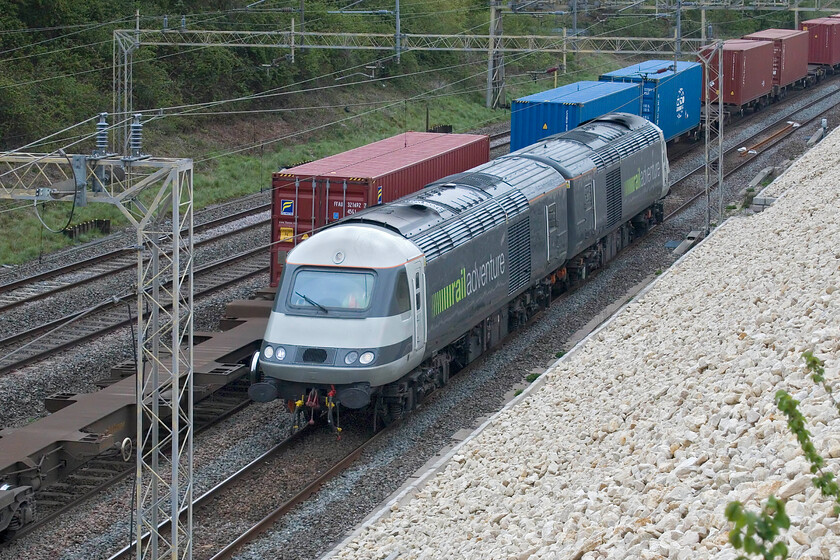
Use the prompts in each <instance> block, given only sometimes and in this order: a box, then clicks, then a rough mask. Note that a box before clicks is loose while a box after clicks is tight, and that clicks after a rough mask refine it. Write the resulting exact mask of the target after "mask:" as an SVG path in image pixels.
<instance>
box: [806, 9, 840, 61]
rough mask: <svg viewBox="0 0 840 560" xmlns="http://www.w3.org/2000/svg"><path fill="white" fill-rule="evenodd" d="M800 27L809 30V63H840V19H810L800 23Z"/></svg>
mask: <svg viewBox="0 0 840 560" xmlns="http://www.w3.org/2000/svg"><path fill="white" fill-rule="evenodd" d="M799 29H801V30H803V31H807V32H808V62H809V63H811V64H827V65H829V66H835V65H837V64H840V19H837V18H817V19H809V20H808V21H803V22H802V23H800V24H799Z"/></svg>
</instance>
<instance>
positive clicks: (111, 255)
mask: <svg viewBox="0 0 840 560" xmlns="http://www.w3.org/2000/svg"><path fill="white" fill-rule="evenodd" d="M237 202H240V203H241V200H240V201H237ZM270 208H271V204H262V205H260V206H256V207H254V208H249V209H247V210H241V211H239V212H234V213H233V214H228V215H227V216H222V217H220V218H216V219H213V220H210V221H208V222H204V223H202V224H197V225H195V226H194V227H193V231H194V232H200V231H205V230H208V229H212V228H214V227H218V226H220V225H224V224H226V223H230V222H233V221H236V220H240V219H242V218H245V217H247V216H250V215H253V214H258V213H260V212H265V211H266V210H269V209H270ZM266 221H267V220H266ZM224 235H228V234H227V233H225V234H224ZM220 237H221V236H220ZM134 253H135V249H133V248H126V249H116V250H114V251H110V252H108V253H104V254H102V255H97V256H95V257H90V258H88V259H84V260H81V261H76V262H73V263H70V264H68V265H64V266H60V267H57V268H53V269H50V270H45V271H44V272H39V273H37V274H33V275H31V276H27V277H26V278H20V279H18V280H14V281H12V282H8V283H6V284H0V294H4V293H7V292H11V291H13V290H16V289H18V288H22V287H24V286H27V285H31V284H35V283H37V282H42V281H44V280H47V279H49V278H54V277H55V276H61V275H63V274H68V273H70V272H74V271H76V270H79V269H80V268H90V267H91V266H93V265H96V264H99V263H102V262H104V261H108V260H114V259H118V258H120V257H124V256H127V255H132V256H133V255H134ZM136 264H137V263H136V261H132V262H131V264H129V265H126V266H124V267H120V268H119V269H116V270H109V271H107V272H106V273H105V274H110V273H113V272H118V271H120V270H125V269H127V268H131V267H132V266H136ZM98 277H99V275H97V276H94V277H92V278H91V279H94V278H98ZM79 283H81V282H79ZM45 297H46V296H45ZM16 305H19V304H2V305H0V311H2V310H5V309H9V308H11V307H15V306H16Z"/></svg>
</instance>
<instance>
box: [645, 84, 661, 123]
mask: <svg viewBox="0 0 840 560" xmlns="http://www.w3.org/2000/svg"><path fill="white" fill-rule="evenodd" d="M642 116H643V117H644V118H646V119H647V120H649V121H650V122H652V123H656V124H659V121H657V120H656V118H657V115H656V82H655V81H652V80H645V81H643V82H642Z"/></svg>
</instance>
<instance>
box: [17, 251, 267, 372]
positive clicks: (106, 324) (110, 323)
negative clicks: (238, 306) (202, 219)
mask: <svg viewBox="0 0 840 560" xmlns="http://www.w3.org/2000/svg"><path fill="white" fill-rule="evenodd" d="M258 256H262V257H267V254H266V251H265V248H264V247H258V248H256V249H252V250H250V251H247V252H245V253H242V254H240V255H236V256H233V257H228V258H226V259H222V260H219V261H216V262H213V263H210V264H208V265H206V266H204V267H201V268H198V269H197V270H196V271H195V272H194V274H195V275H196V277H199V276H201V277H208V276H209V277H210V279H211V283H210V285H209V286H207V287H204V288H199V289H198V290H196V291H195V293H194V297H196V298H199V297H203V296H206V295H209V294H212V293H214V292H216V291H218V290H220V289H222V288H226V287H228V286H230V285H231V284H235V283H237V282H240V281H242V280H245V279H247V278H250V277H252V276H255V275H257V274H260V273H262V272H265V271H267V270H268V264H265V265H256V266H254V267H247V268H245V270H244V272H239V273H236V274H234V275H233V276H231V277H226V278H223V279H222V280H221V281H218V282H215V281H212V276H213V275H214V274H217V273H219V272H220V271H222V270H224V269H225V268H228V267H232V266H234V265H236V264H239V263H242V262H243V261H247V260H249V259H252V258H255V257H258ZM196 280H198V278H196ZM196 284H198V282H196ZM135 298H136V294H135V293H127V294H123V295H121V296H114V298H113V299H112V300H111V301H108V302H105V303H104V304H102V305H101V306H100V307H98V308H96V309H95V310H93V311H90V312H89V317H86V318H85V319H79V321H78V322H76V326H75V327H74V329H73V330H74V331H76V332H75V333H74V334H73V335H72V336H71V337H70V338H67V339H64V340H55V339H53V340H52V341H47V342H46V343H45V344H40V345H39V347H38V348H39V349H37V351H36V352H35V353H27V354H26V355H25V356H24V357H23V358H21V359H18V360H8V358H10V357H11V356H13V355H14V354H16V353H18V352H20V351H21V350H17V351H14V352H12V353H11V354H6V356H5V358H2V359H0V374H1V373H7V372H9V371H11V370H14V369H17V368H20V367H22V366H24V365H28V364H31V363H33V362H37V361H40V360H42V359H44V358H46V354H48V353H54V352H55V351H57V350H61V349H64V348H67V347H70V346H74V345H77V344H80V343H82V342H85V341H87V340H90V339H92V338H95V337H98V336H101V335H104V334H107V333H109V332H111V331H114V330H116V329H118V328H120V327H124V326H127V325H129V324H130V323H131V322H132V321H131V320H130V319H128V318H127V317H124V316H123V315H122V310H119V311H115V308H117V307H119V306H120V305H123V304H125V303H128V304H129V305H133V304H134V303H135V302H134V299H135ZM167 308H168V305H167ZM132 310H133V311H134V314H133V316H134V317H136V316H137V315H136V309H134V308H133V307H132ZM109 311H110V312H111V313H112V315H113V314H117V313H119V316H120V318H119V319H116V318H113V317H111V318H109V317H108V315H107V312H109ZM103 314H104V315H105V316H104V317H103ZM78 317H79V314H78V313H73V314H71V315H67V316H65V317H62V318H60V319H57V320H55V321H51V322H49V323H47V324H45V325H40V326H38V327H35V328H34V329H30V330H28V331H25V332H22V333H18V334H16V335H12V336H10V337H7V338H4V339H2V340H0V348H8V347H10V346H11V345H13V344H19V343H21V342H23V341H25V340H27V339H28V340H29V342H28V343H29V344H32V343H35V342H36V341H38V342H40V339H39V338H38V337H39V336H41V337H42V338H43V336H46V334H49V333H50V332H53V331H55V330H56V329H58V328H60V327H61V326H62V325H65V324H69V323H71V322H73V321H75V320H76V319H77V318H78ZM82 320H84V321H86V324H92V328H89V329H88V332H86V333H81V335H78V331H80V330H81V328H80V325H81V324H82V323H81V321H82ZM45 333H46V334H45ZM50 342H52V343H50Z"/></svg>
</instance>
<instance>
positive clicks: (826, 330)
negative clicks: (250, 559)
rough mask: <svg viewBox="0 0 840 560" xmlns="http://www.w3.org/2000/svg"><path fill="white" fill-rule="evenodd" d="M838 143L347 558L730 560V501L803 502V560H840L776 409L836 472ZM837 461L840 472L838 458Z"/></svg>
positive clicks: (361, 537) (794, 508)
mask: <svg viewBox="0 0 840 560" xmlns="http://www.w3.org/2000/svg"><path fill="white" fill-rule="evenodd" d="M838 160H840V133H834V134H832V135H830V136H829V137H828V138H827V139H826V140H824V141H823V142H822V143H821V144H820V145H818V146H817V147H816V148H815V149H814V150H812V151H811V152H810V153H809V154H807V155H806V156H804V157H803V158H801V159H800V160H799V161H798V162H797V163H796V164H795V165H794V167H793V168H792V169H791V170H790V171H788V172H787V173H786V174H785V175H784V176H782V177H781V178H780V179H778V182H779V184H778V187H779V191H780V192H781V191H785V194H784V195H783V196H782V197H781V198H780V199H779V200H778V201H777V202H776V204H775V206H773V207H771V208H770V209H768V210H766V211H765V212H763V213H761V214H757V215H755V216H751V217H741V218H734V219H730V220H729V221H728V222H727V223H726V224H725V225H724V226H722V227H721V228H719V230H718V231H717V232H716V233H715V234H714V235H713V236H712V237H711V238H709V239H708V240H707V242H705V243H703V244H702V245H701V246H699V247H697V248H696V249H695V250H694V251H692V252H690V253H689V254H688V255H687V256H686V257H685V258H684V259H683V260H682V261H680V262H679V263H677V264H676V265H675V266H674V267H673V268H672V269H670V270H669V272H668V273H666V274H665V275H663V276H662V277H660V278H659V279H658V280H657V281H656V282H655V283H654V284H653V285H652V286H651V287H650V288H649V289H648V290H646V291H645V292H643V294H642V295H640V296H638V297H636V298H635V299H634V300H633V301H632V302H631V303H629V304H628V305H627V306H626V307H625V308H624V309H623V310H622V311H621V312H619V313H618V315H617V316H615V317H614V318H613V319H612V320H611V321H610V322H609V323H608V324H606V325H605V326H604V327H603V328H602V329H601V330H599V331H597V332H596V333H595V334H593V335H592V336H590V337H589V338H588V339H587V340H586V341H584V343H582V344H581V345H579V346H578V347H576V349H575V350H574V351H572V352H570V353H569V354H568V355H567V356H565V357H564V358H563V359H561V360H559V361H558V363H557V364H555V365H554V366H553V367H552V368H551V369H550V371H549V372H548V374H546V375H544V376H543V377H544V378H545V380H544V383H542V384H541V385H540V386H539V387H536V386H535V387H533V390H531V391H529V392H528V393H526V395H523V397H522V398H521V400H519V401H518V402H517V403H516V404H515V406H511V407H508V408H506V409H504V410H503V411H502V412H500V413H499V414H498V415H497V416H495V417H494V418H493V419H492V421H491V422H489V424H488V425H487V426H486V427H485V429H484V430H483V431H481V432H480V433H479V434H477V435H476V436H475V437H473V438H471V439H468V440H467V441H466V442H465V443H464V444H463V445H462V446H460V447H459V448H456V450H455V452H454V454H453V457H452V460H451V461H449V462H448V463H447V464H446V466H445V467H443V468H442V469H441V472H440V473H439V474H437V475H436V476H434V477H431V478H430V479H429V480H428V482H427V483H425V485H423V486H422V487H421V488H420V489H419V491H418V492H416V493H415V495H414V496H413V497H412V498H411V499H406V500H402V501H399V502H395V503H394V504H393V505H391V507H390V511H388V512H387V513H386V514H384V515H382V516H381V517H379V518H377V519H375V520H374V521H372V522H370V523H369V524H368V525H367V526H366V527H364V528H363V529H362V530H361V531H359V532H358V533H357V534H356V535H355V536H354V537H353V538H352V539H350V540H349V541H348V542H347V543H345V545H344V546H343V547H342V548H341V549H340V550H338V551H336V552H335V553H334V554H333V555H332V557H333V558H341V559H346V558H353V559H359V558H371V559H377V560H379V559H382V558H386V557H387V558H399V559H400V560H408V559H415V558H424V559H425V558H468V559H472V558H475V559H479V558H480V559H482V560H484V559H497V558H499V559H507V558H514V559H517V558H522V559H525V558H551V559H558V560H562V559H576V560H577V559H580V560H595V559H600V558H641V559H654V558H669V559H678V560H683V559H705V558H715V559H721V560H723V559H726V560H730V559H733V558H734V557H735V556H736V552H735V551H734V549H733V548H732V547H731V546H730V545H728V544H727V536H728V531H729V529H730V526H729V524H728V523H727V521H726V519H725V516H724V509H725V507H726V504H727V503H729V502H730V501H732V500H740V501H742V502H745V503H746V504H747V506H748V507H749V508H751V509H753V510H756V509H758V508H759V506H760V503H761V502H762V501H763V500H764V499H765V498H766V497H767V496H768V495H769V494H771V493H775V495H777V496H779V495H781V496H782V497H784V498H787V499H788V503H787V512H788V514H789V515H790V517H791V521H792V524H791V528H790V530H789V531H787V532H786V533H785V538H786V540H787V543H788V546H789V547H790V552H791V554H790V557H791V558H803V559H812V558H824V559H829V558H840V521H838V519H837V518H836V517H834V516H833V513H832V508H831V505H830V503H827V502H826V501H824V500H823V499H822V498H821V497H820V495H819V493H818V492H817V491H816V490H815V489H814V488H813V487H812V486H811V485H810V478H811V475H810V474H808V464H807V462H806V461H805V459H804V458H803V456H802V453H801V451H800V450H799V446H798V444H797V443H796V441H795V438H794V436H793V435H792V434H791V433H790V431H789V430H788V428H787V426H786V422H785V418H784V415H783V414H781V412H779V411H778V409H777V408H776V406H775V404H774V402H773V397H774V394H775V392H776V391H777V390H779V389H786V390H787V391H788V392H790V393H791V394H792V395H793V396H794V397H795V398H796V399H798V400H800V401H801V402H802V404H801V406H800V409H801V410H802V411H803V412H804V413H805V414H806V416H807V417H808V419H809V428H808V429H809V430H810V431H811V433H812V435H813V437H814V440H815V443H816V445H817V448H818V449H819V450H820V451H821V452H822V453H823V455H824V456H826V457H827V458H828V459H827V462H828V468H829V469H830V470H832V471H833V472H835V473H836V472H837V471H838V466H839V465H840V459H838V457H840V417H838V414H837V411H836V410H834V409H833V406H832V404H831V400H830V398H829V395H827V394H826V393H825V391H824V390H823V389H821V388H820V387H818V386H816V385H815V384H814V383H813V382H812V381H811V380H810V379H809V378H808V375H807V372H806V370H805V368H804V365H803V360H802V357H801V355H802V352H804V351H805V350H813V351H814V353H815V354H816V355H817V356H818V357H820V358H822V359H823V360H825V362H826V371H827V378H828V380H829V381H834V382H835V383H837V381H838V376H839V375H838V373H840V323H839V322H838V318H840V270H839V268H840V212H839V211H838V209H840V188H838V184H840V165H838ZM829 457H830V458H829Z"/></svg>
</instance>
